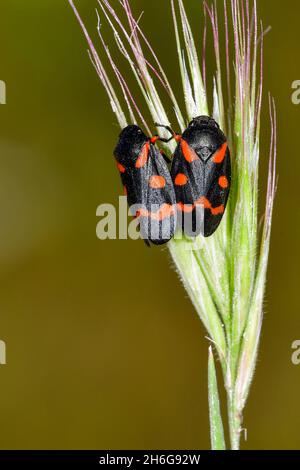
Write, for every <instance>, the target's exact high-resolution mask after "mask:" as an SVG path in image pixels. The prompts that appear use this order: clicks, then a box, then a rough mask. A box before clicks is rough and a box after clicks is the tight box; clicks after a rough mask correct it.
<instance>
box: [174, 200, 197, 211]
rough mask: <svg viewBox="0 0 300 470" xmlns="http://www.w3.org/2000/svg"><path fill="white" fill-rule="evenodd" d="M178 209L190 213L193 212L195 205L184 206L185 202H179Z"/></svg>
mask: <svg viewBox="0 0 300 470" xmlns="http://www.w3.org/2000/svg"><path fill="white" fill-rule="evenodd" d="M177 208H178V210H180V211H181V212H186V213H189V212H193V210H194V204H183V202H178V203H177Z"/></svg>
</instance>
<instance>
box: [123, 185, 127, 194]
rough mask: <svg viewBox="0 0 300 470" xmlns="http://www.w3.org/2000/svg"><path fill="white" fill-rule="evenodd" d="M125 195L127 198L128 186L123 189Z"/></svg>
mask: <svg viewBox="0 0 300 470" xmlns="http://www.w3.org/2000/svg"><path fill="white" fill-rule="evenodd" d="M123 193H124V196H127V188H126V186H124V187H123Z"/></svg>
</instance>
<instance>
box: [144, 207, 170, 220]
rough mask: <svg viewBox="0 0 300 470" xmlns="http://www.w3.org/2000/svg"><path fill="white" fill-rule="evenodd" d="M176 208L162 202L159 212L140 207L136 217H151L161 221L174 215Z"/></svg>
mask: <svg viewBox="0 0 300 470" xmlns="http://www.w3.org/2000/svg"><path fill="white" fill-rule="evenodd" d="M174 213H175V209H174V206H172V205H171V204H162V205H161V206H160V208H159V209H158V211H157V212H151V211H148V209H143V208H142V209H140V210H138V211H137V213H136V217H150V218H151V219H153V220H158V221H161V220H163V219H166V218H167V217H171V216H172V215H174Z"/></svg>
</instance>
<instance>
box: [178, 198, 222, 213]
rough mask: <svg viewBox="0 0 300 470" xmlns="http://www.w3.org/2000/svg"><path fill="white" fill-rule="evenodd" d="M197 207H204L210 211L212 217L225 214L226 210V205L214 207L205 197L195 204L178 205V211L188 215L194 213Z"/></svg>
mask: <svg viewBox="0 0 300 470" xmlns="http://www.w3.org/2000/svg"><path fill="white" fill-rule="evenodd" d="M196 206H203V207H204V209H208V210H210V212H211V214H212V215H219V214H223V212H224V210H225V207H224V204H221V205H220V206H217V207H212V205H211V202H210V201H209V200H208V199H207V198H206V197H205V196H201V197H199V199H197V201H196V202H195V204H183V203H182V202H178V203H177V208H178V210H180V211H182V212H186V213H189V212H192V211H193V210H194V209H195V208H196Z"/></svg>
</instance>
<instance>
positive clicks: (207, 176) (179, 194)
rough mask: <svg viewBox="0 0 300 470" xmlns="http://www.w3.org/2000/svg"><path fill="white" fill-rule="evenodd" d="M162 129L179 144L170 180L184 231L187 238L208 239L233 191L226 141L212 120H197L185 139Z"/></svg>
mask: <svg viewBox="0 0 300 470" xmlns="http://www.w3.org/2000/svg"><path fill="white" fill-rule="evenodd" d="M160 127H164V128H166V129H167V130H169V132H171V133H172V134H173V136H174V138H175V139H176V141H177V142H178V145H177V148H176V150H175V153H174V156H173V160H172V167H171V176H172V180H173V183H174V188H175V193H176V203H177V211H178V213H179V214H180V217H179V219H181V220H182V228H183V230H184V232H185V233H186V234H187V235H190V236H196V235H198V234H199V233H201V234H202V235H204V236H205V237H209V236H210V235H212V234H213V233H214V232H215V231H216V229H217V228H218V226H219V224H220V222H221V220H222V217H223V214H224V212H225V208H226V204H227V200H228V196H229V191H230V184H231V164H230V151H229V148H228V143H227V139H226V137H225V135H224V133H223V132H222V131H221V129H220V127H219V125H218V124H217V122H216V121H215V120H214V119H212V118H210V117H209V116H199V117H196V118H194V119H193V120H192V121H191V122H190V123H189V125H188V127H187V129H186V130H185V131H184V132H183V134H182V135H179V134H175V133H174V132H173V131H172V129H171V128H170V127H169V126H163V125H160Z"/></svg>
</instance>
